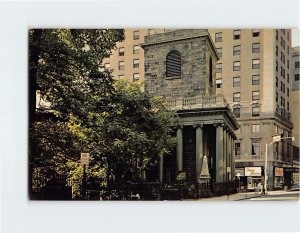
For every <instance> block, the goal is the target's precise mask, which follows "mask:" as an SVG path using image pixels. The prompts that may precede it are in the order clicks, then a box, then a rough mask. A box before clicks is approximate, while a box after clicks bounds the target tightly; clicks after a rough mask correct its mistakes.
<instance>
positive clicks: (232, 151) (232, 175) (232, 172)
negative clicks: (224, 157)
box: [230, 134, 235, 179]
mask: <svg viewBox="0 0 300 233" xmlns="http://www.w3.org/2000/svg"><path fill="white" fill-rule="evenodd" d="M230 141H231V153H232V155H231V178H232V179H233V178H234V176H235V154H234V136H233V135H232V134H231V135H230Z"/></svg>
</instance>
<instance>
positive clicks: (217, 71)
mask: <svg viewBox="0 0 300 233" xmlns="http://www.w3.org/2000/svg"><path fill="white" fill-rule="evenodd" d="M221 72H222V63H217V64H216V73H221Z"/></svg>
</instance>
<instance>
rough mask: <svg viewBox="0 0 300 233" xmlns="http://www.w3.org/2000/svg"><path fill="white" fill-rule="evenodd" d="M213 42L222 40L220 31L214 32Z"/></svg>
mask: <svg viewBox="0 0 300 233" xmlns="http://www.w3.org/2000/svg"><path fill="white" fill-rule="evenodd" d="M215 42H222V32H218V33H216V34H215Z"/></svg>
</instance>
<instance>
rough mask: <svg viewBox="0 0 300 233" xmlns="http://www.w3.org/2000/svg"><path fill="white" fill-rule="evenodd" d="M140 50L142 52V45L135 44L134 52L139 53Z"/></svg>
mask: <svg viewBox="0 0 300 233" xmlns="http://www.w3.org/2000/svg"><path fill="white" fill-rule="evenodd" d="M139 52H140V46H139V45H134V46H133V54H139Z"/></svg>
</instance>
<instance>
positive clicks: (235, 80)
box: [233, 77, 241, 87]
mask: <svg viewBox="0 0 300 233" xmlns="http://www.w3.org/2000/svg"><path fill="white" fill-rule="evenodd" d="M240 85H241V77H233V86H234V87H238V86H240Z"/></svg>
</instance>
